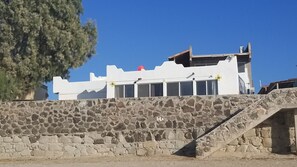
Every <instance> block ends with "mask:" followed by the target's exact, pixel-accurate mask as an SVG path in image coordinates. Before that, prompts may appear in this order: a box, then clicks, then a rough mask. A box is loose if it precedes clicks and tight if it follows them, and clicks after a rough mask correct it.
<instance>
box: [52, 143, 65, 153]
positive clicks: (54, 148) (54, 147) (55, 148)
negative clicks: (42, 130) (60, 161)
mask: <svg viewBox="0 0 297 167" xmlns="http://www.w3.org/2000/svg"><path fill="white" fill-rule="evenodd" d="M48 150H49V151H62V150H63V146H62V144H57V143H54V144H53V143H50V144H49V145H48Z"/></svg>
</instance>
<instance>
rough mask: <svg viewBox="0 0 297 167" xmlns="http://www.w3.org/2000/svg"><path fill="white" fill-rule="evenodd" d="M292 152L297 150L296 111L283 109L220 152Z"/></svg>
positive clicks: (245, 153)
mask: <svg viewBox="0 0 297 167" xmlns="http://www.w3.org/2000/svg"><path fill="white" fill-rule="evenodd" d="M222 152H223V153H231V155H234V154H232V153H236V154H237V153H242V154H241V155H240V156H242V155H243V156H245V155H247V156H250V155H249V153H253V154H254V155H257V154H255V153H259V154H267V153H278V154H290V153H294V152H296V147H295V128H294V111H293V110H291V111H290V110H283V111H281V112H278V113H276V114H275V115H273V116H272V117H271V118H269V119H267V120H265V121H264V122H263V123H261V124H260V125H258V126H256V127H255V128H253V129H251V130H249V131H248V132H247V133H245V134H244V135H242V136H241V137H239V138H237V139H235V140H234V141H232V142H231V143H229V144H228V145H227V146H226V147H225V148H223V149H221V150H220V152H219V153H217V154H220V153H222Z"/></svg>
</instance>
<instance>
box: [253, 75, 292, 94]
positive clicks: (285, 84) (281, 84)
mask: <svg viewBox="0 0 297 167" xmlns="http://www.w3.org/2000/svg"><path fill="white" fill-rule="evenodd" d="M293 87H297V78H293V79H288V80H283V81H276V82H272V83H270V84H269V85H268V86H263V87H262V88H261V89H260V91H259V92H258V94H268V93H269V92H271V91H272V90H274V89H283V88H293Z"/></svg>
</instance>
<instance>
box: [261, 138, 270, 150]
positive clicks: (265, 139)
mask: <svg viewBox="0 0 297 167" xmlns="http://www.w3.org/2000/svg"><path fill="white" fill-rule="evenodd" d="M263 146H264V147H268V148H271V147H272V139H271V138H263Z"/></svg>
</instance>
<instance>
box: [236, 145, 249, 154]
mask: <svg viewBox="0 0 297 167" xmlns="http://www.w3.org/2000/svg"><path fill="white" fill-rule="evenodd" d="M247 148H248V145H240V146H239V147H237V149H236V152H243V153H244V152H246V151H247Z"/></svg>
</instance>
